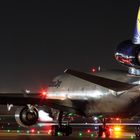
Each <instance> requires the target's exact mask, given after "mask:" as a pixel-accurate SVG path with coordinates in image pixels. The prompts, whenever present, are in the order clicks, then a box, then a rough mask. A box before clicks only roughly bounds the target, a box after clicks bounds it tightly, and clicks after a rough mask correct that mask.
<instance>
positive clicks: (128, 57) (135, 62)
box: [115, 40, 140, 69]
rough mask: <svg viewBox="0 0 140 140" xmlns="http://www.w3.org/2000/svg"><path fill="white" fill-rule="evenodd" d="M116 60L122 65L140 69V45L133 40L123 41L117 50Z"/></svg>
mask: <svg viewBox="0 0 140 140" xmlns="http://www.w3.org/2000/svg"><path fill="white" fill-rule="evenodd" d="M115 58H116V60H117V61H118V62H120V63H121V64H124V65H126V66H128V67H134V68H136V69H140V45H138V44H133V43H132V41H131V40H126V41H123V42H122V43H120V44H119V45H118V47H117V49H116V52H115Z"/></svg>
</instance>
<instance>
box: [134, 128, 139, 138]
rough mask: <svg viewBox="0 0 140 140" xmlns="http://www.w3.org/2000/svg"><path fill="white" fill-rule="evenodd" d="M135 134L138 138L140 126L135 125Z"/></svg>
mask: <svg viewBox="0 0 140 140" xmlns="http://www.w3.org/2000/svg"><path fill="white" fill-rule="evenodd" d="M135 136H136V137H138V138H139V137H140V127H136V130H135Z"/></svg>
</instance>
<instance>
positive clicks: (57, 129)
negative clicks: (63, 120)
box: [52, 125, 59, 136]
mask: <svg viewBox="0 0 140 140" xmlns="http://www.w3.org/2000/svg"><path fill="white" fill-rule="evenodd" d="M58 132H59V127H58V125H54V126H53V127H52V136H58Z"/></svg>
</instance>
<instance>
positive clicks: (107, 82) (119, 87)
mask: <svg viewBox="0 0 140 140" xmlns="http://www.w3.org/2000/svg"><path fill="white" fill-rule="evenodd" d="M64 72H65V73H67V74H70V75H73V76H75V77H78V78H81V79H83V80H86V81H89V82H91V83H94V84H97V85H100V86H102V87H105V88H108V89H111V90H113V91H116V92H119V91H124V90H128V89H131V88H133V87H135V86H137V85H132V84H129V83H124V82H120V81H115V80H112V79H107V78H104V77H100V76H96V75H91V74H87V73H84V72H79V71H75V70H70V69H67V70H65V71H64Z"/></svg>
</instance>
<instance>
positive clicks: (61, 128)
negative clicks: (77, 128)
mask: <svg viewBox="0 0 140 140" xmlns="http://www.w3.org/2000/svg"><path fill="white" fill-rule="evenodd" d="M62 117H63V112H62V111H60V113H59V116H58V125H54V126H53V132H52V135H53V136H58V132H61V133H62V135H63V136H69V135H70V134H71V133H72V128H71V127H70V126H69V124H68V125H62Z"/></svg>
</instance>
